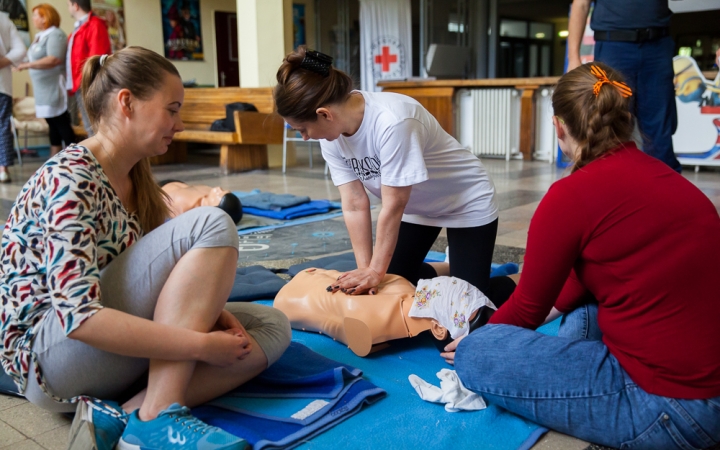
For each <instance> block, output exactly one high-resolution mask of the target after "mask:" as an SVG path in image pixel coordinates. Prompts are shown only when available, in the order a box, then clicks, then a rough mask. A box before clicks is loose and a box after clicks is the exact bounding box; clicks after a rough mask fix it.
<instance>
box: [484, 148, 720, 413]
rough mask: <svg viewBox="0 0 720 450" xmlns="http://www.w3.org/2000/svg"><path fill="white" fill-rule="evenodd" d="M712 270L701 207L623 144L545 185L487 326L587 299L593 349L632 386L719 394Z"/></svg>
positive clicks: (716, 288) (715, 248) (717, 303)
mask: <svg viewBox="0 0 720 450" xmlns="http://www.w3.org/2000/svg"><path fill="white" fill-rule="evenodd" d="M719 263H720V217H718V212H717V211H716V209H715V207H714V206H713V204H712V203H711V202H710V200H709V199H708V198H707V197H706V196H705V195H704V194H703V193H702V192H701V191H700V190H699V189H698V188H696V187H695V186H693V185H692V184H691V183H690V182H689V181H687V180H686V179H685V178H683V177H682V176H681V175H678V174H677V173H675V172H674V171H672V170H671V169H670V168H668V167H667V166H666V165H665V164H663V163H662V162H660V161H658V160H656V159H654V158H652V157H650V156H647V155H645V154H644V153H642V152H641V151H640V150H638V149H637V147H636V146H635V145H634V144H633V143H627V144H625V145H624V146H621V147H619V148H617V149H616V150H615V151H614V152H613V153H612V154H610V155H608V156H606V157H604V158H601V159H599V160H597V161H594V162H592V163H590V164H588V165H587V166H586V167H584V168H583V169H581V170H579V171H577V172H575V173H573V174H572V175H570V176H568V177H566V178H564V179H562V180H559V181H557V182H556V183H554V184H553V185H552V186H551V188H550V190H549V191H548V193H547V194H546V195H545V197H544V198H543V200H542V202H541V203H540V205H539V206H538V208H537V211H536V212H535V215H534V216H533V218H532V220H531V222H530V229H529V231H528V244H527V252H526V255H525V265H524V268H523V273H522V277H521V280H520V284H519V285H518V287H517V289H516V290H515V292H514V293H513V295H512V296H511V297H510V299H509V300H508V301H507V303H505V304H504V305H503V306H502V307H501V308H500V309H499V310H498V311H497V313H495V314H494V315H493V316H492V319H491V320H490V322H491V323H504V324H511V325H517V326H520V327H525V328H531V329H535V328H536V327H538V326H539V325H540V324H542V322H543V320H544V319H545V317H546V316H547V314H548V313H549V312H550V310H551V308H552V307H553V305H554V306H555V307H556V308H557V309H559V310H560V311H562V312H570V311H572V310H573V309H575V308H576V307H578V306H579V305H581V304H583V303H584V302H585V301H586V300H587V298H588V297H589V296H590V295H591V296H593V297H595V298H596V299H597V301H598V305H599V306H598V322H599V325H600V329H601V331H602V332H603V342H604V343H605V345H607V347H608V349H609V350H610V353H612V354H613V355H614V356H615V357H616V358H617V359H618V361H619V362H620V364H621V365H622V367H623V368H624V369H625V370H626V371H627V373H628V374H629V375H630V377H631V378H632V379H633V380H634V381H635V382H636V383H637V384H638V385H639V386H640V387H641V388H642V389H644V390H645V391H646V392H649V393H651V394H656V395H662V396H666V397H673V398H688V399H704V398H712V397H716V396H720V284H719V283H718V281H717V278H715V277H716V276H717V271H718V268H719V265H720V264H719Z"/></svg>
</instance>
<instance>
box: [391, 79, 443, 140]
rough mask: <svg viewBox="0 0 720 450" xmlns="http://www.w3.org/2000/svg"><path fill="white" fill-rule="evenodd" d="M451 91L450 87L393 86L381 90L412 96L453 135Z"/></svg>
mask: <svg viewBox="0 0 720 450" xmlns="http://www.w3.org/2000/svg"><path fill="white" fill-rule="evenodd" d="M453 91H454V89H453V88H451V87H441V88H435V87H432V88H423V87H413V88H399V87H393V88H388V89H384V90H383V92H395V93H398V94H403V95H407V96H408V97H412V98H414V99H415V100H417V101H418V103H420V104H421V105H423V106H424V107H425V109H427V110H428V112H430V114H432V115H433V116H434V117H435V118H436V119H437V121H438V122H439V123H440V126H441V127H442V129H443V130H445V131H447V132H448V133H449V134H451V135H453V136H454V135H455V120H454V114H453Z"/></svg>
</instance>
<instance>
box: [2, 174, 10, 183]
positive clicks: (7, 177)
mask: <svg viewBox="0 0 720 450" xmlns="http://www.w3.org/2000/svg"><path fill="white" fill-rule="evenodd" d="M10 181H11V180H10V174H9V173H7V172H0V183H10Z"/></svg>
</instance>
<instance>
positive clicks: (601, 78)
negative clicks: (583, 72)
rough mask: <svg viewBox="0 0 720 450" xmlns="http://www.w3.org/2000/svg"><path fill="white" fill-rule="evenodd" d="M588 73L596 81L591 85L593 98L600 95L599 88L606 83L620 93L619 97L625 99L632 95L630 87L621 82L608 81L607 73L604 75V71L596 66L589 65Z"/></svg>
mask: <svg viewBox="0 0 720 450" xmlns="http://www.w3.org/2000/svg"><path fill="white" fill-rule="evenodd" d="M590 72H591V73H592V74H593V75H595V76H596V77H597V79H598V81H597V83H595V84H594V85H593V94H595V97H597V96H598V94H599V93H600V88H601V87H602V85H603V84H606V83H607V84H611V85H613V87H615V88H616V89H617V90H618V91H619V92H620V95H622V96H623V97H625V98H627V97H630V96H631V95H632V89H630V86H628V85H627V84H625V83H623V82H621V81H614V80H611V79H609V78H608V77H607V73H605V71H604V70H603V69H601V68H599V67H598V66H595V65H591V66H590Z"/></svg>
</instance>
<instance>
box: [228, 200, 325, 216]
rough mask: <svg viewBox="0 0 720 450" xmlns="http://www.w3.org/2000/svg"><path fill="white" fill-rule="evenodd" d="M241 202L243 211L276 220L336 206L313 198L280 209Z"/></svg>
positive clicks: (305, 214)
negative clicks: (261, 207) (273, 209)
mask: <svg viewBox="0 0 720 450" xmlns="http://www.w3.org/2000/svg"><path fill="white" fill-rule="evenodd" d="M242 202H243V212H244V213H246V214H253V215H255V216H263V217H271V218H273V219H278V220H291V219H297V218H299V217H305V216H311V215H313V214H322V213H326V212H328V211H330V210H331V209H335V208H336V204H335V203H333V202H330V201H328V200H313V201H311V202H307V203H303V204H302V205H297V206H291V207H289V208H283V209H281V210H280V211H268V210H264V209H256V208H251V207H249V206H247V205H246V204H245V199H242Z"/></svg>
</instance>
